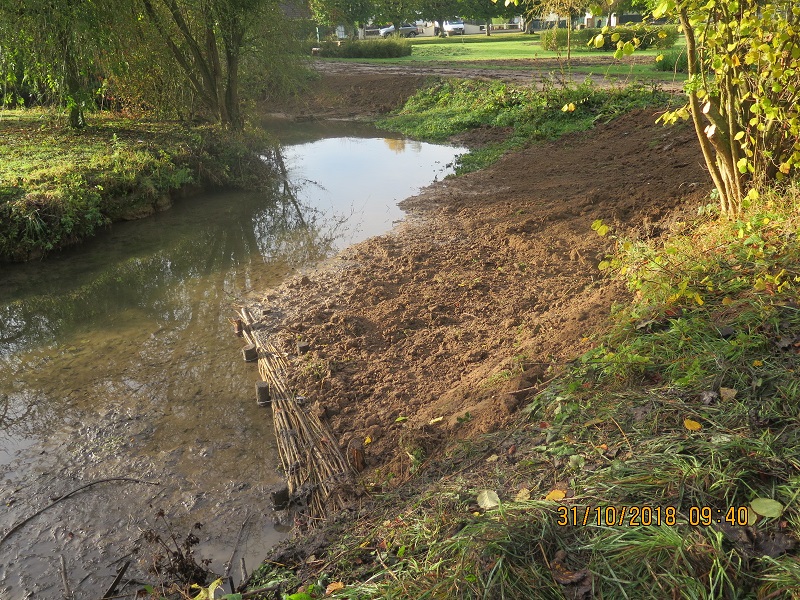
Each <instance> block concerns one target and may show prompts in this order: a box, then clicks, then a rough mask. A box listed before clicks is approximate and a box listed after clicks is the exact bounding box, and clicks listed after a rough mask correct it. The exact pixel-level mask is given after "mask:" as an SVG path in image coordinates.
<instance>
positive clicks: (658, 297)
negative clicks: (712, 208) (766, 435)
mask: <svg viewBox="0 0 800 600" xmlns="http://www.w3.org/2000/svg"><path fill="white" fill-rule="evenodd" d="M799 202H800V190H797V189H795V188H793V189H792V190H789V191H788V193H785V194H783V195H781V196H776V195H774V194H770V195H769V196H768V198H767V199H759V200H758V201H753V202H751V203H749V206H747V208H746V209H745V212H744V213H743V214H742V215H741V217H740V218H739V219H737V220H731V221H726V222H723V223H717V222H716V221H712V220H706V221H704V222H703V223H702V224H700V225H698V226H697V227H696V228H694V229H689V230H686V231H682V232H680V233H679V234H676V235H673V236H672V237H671V238H670V240H669V242H668V243H667V244H665V245H664V246H663V247H660V248H657V247H652V246H651V245H648V244H645V243H642V242H632V241H626V240H618V242H617V243H618V252H617V254H615V255H614V256H613V257H610V258H609V259H608V260H606V261H603V263H601V267H604V268H605V269H607V270H610V271H611V272H614V273H616V274H618V276H620V277H622V278H624V279H625V281H627V283H628V285H629V286H630V288H631V289H632V290H633V291H634V292H635V293H636V294H637V297H638V298H641V299H642V300H641V302H640V303H636V304H635V305H634V306H633V307H632V308H631V309H630V311H629V314H627V315H625V316H624V317H623V318H622V322H623V323H624V326H623V327H622V328H621V329H620V331H619V333H618V337H616V338H614V340H613V341H612V342H611V345H610V346H608V347H606V348H605V349H603V350H601V351H600V352H601V356H599V357H598V358H599V360H600V361H601V363H602V364H603V370H604V372H606V373H608V374H613V375H614V376H615V377H618V378H620V379H621V380H626V379H628V378H630V377H639V376H648V374H652V373H658V377H659V378H662V379H664V380H666V381H668V382H669V383H670V384H671V385H675V386H678V387H684V388H690V389H694V390H696V391H698V392H699V391H701V390H702V389H704V386H707V387H708V388H715V387H719V386H720V385H722V386H725V387H730V388H737V389H744V388H750V389H753V390H754V391H757V392H758V393H759V395H760V394H764V393H767V394H769V393H772V392H770V391H769V390H774V389H775V387H773V386H779V385H781V384H779V383H778V382H779V381H780V380H781V379H783V378H785V376H786V375H785V374H786V373H788V372H791V371H793V370H794V368H795V366H794V363H795V362H796V354H795V353H794V351H791V352H788V353H787V350H788V349H789V348H788V345H787V344H788V343H789V342H790V341H791V340H793V339H794V337H792V336H793V335H794V334H793V333H792V332H793V331H794V330H795V329H797V330H798V332H800V313H798V312H797V310H796V309H794V308H787V307H786V306H785V305H786V304H787V303H791V302H793V300H792V298H793V297H794V295H795V294H796V288H797V287H798V285H800V275H798V274H797V273H796V270H795V269H794V267H793V265H794V264H796V262H797V261H798V260H800V247H799V246H798V244H797V242H796V240H795V236H794V233H793V232H794V231H796V229H797V227H798V226H800V222H798V217H797V214H798V213H797V206H798V205H799V204H798V203H799ZM721 332H722V333H721ZM797 339H798V340H800V336H798V338H797ZM792 343H793V342H792ZM641 356H646V357H648V358H647V361H646V362H643V361H640V360H639V359H638V358H637V357H641ZM776 374H777V376H776ZM768 380H769V381H771V382H772V383H767V381H768ZM788 383H789V382H788V380H787V381H786V384H788ZM756 388H758V389H756ZM793 410H794V409H793Z"/></svg>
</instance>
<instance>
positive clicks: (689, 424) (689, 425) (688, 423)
mask: <svg viewBox="0 0 800 600" xmlns="http://www.w3.org/2000/svg"><path fill="white" fill-rule="evenodd" d="M683 426H684V427H686V429H688V430H689V431H700V430H701V429H702V428H703V426H702V425H701V424H700V423H698V422H697V421H692V420H691V419H684V420H683Z"/></svg>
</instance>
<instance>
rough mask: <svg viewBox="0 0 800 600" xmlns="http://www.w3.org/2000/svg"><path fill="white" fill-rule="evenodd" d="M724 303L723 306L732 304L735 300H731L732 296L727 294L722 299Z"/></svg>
mask: <svg viewBox="0 0 800 600" xmlns="http://www.w3.org/2000/svg"><path fill="white" fill-rule="evenodd" d="M722 304H723V306H730V305H731V304H733V300H731V299H730V298H728V297H727V296H725V297H724V298H723V299H722Z"/></svg>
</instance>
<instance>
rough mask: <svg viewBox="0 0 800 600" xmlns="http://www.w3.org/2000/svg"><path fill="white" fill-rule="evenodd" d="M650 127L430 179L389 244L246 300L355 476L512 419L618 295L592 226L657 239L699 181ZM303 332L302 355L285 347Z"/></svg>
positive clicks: (375, 478)
mask: <svg viewBox="0 0 800 600" xmlns="http://www.w3.org/2000/svg"><path fill="white" fill-rule="evenodd" d="M350 66H351V65H349V64H348V68H349V67H350ZM326 70H330V66H328V67H326ZM433 74H435V73H433ZM424 77H425V75H422V74H413V75H402V74H398V73H391V74H384V75H379V74H376V73H369V74H364V73H353V74H351V75H346V74H344V73H342V72H337V73H335V74H333V75H328V76H323V78H322V80H321V82H320V86H319V89H320V90H321V94H320V95H318V96H316V97H305V98H303V100H302V102H298V103H297V104H295V105H292V106H289V105H283V106H282V107H281V108H280V110H281V111H282V112H284V113H288V114H294V115H295V116H299V117H302V118H307V117H308V116H309V115H321V116H325V117H343V116H348V115H352V114H354V113H357V114H362V115H363V114H376V113H381V112H386V111H388V110H391V109H393V108H395V107H398V106H399V105H400V104H401V103H402V102H403V101H404V99H405V98H406V97H407V96H408V95H410V94H411V93H412V92H413V90H415V89H416V88H417V87H418V86H419V85H421V83H422V81H423V80H424ZM375 90H379V93H375ZM656 117H657V114H654V113H653V112H652V111H639V112H635V113H631V114H628V115H625V116H623V117H621V118H619V119H616V120H614V121H613V122H610V123H598V125H597V126H596V128H595V129H594V130H592V131H589V132H586V133H581V134H575V135H570V136H567V137H564V138H562V139H560V140H558V141H556V142H550V143H541V144H536V145H532V146H531V147H529V148H527V149H525V150H523V151H521V152H517V153H513V154H510V155H507V156H505V157H504V158H503V159H502V160H500V161H499V162H498V163H497V164H495V165H494V166H492V167H490V168H488V169H485V170H483V171H480V172H476V173H472V174H469V175H465V176H461V177H457V178H449V179H446V180H444V181H441V182H438V183H435V184H433V185H432V186H430V187H428V188H427V189H425V190H423V191H422V192H421V193H420V194H419V195H418V196H416V197H413V198H410V199H408V200H406V201H405V202H404V203H403V204H402V206H403V208H404V209H405V210H406V211H408V212H409V213H410V216H409V218H408V219H407V220H406V221H405V222H404V223H403V224H401V225H400V226H399V227H398V228H397V229H396V230H395V231H394V232H393V233H391V234H389V235H386V236H383V237H379V238H374V239H371V240H368V241H366V242H364V243H361V244H359V245H357V246H355V247H352V248H350V249H348V250H347V251H345V252H344V253H343V254H342V255H341V256H339V257H337V258H336V259H334V260H332V261H330V262H328V263H326V264H324V265H322V266H321V267H320V268H318V269H316V270H314V271H313V272H308V273H304V274H299V275H298V276H296V277H295V278H293V279H292V280H290V281H288V282H287V283H285V284H284V285H283V286H282V287H280V288H279V289H277V290H272V291H269V292H267V293H266V294H265V295H264V296H263V297H262V298H260V299H259V300H258V301H257V303H256V304H257V306H258V308H259V312H258V314H261V310H264V312H265V313H266V314H267V316H266V317H264V322H265V324H266V325H267V326H268V327H269V328H270V330H272V331H274V332H275V335H276V336H278V339H279V340H280V342H281V344H282V345H283V348H284V349H285V350H286V351H287V352H288V353H289V354H290V356H292V357H293V358H292V365H293V373H292V378H293V384H294V385H295V386H296V388H297V389H298V390H299V391H300V393H301V394H303V395H305V396H306V398H307V400H308V402H309V403H310V404H311V406H312V407H313V410H315V411H316V412H317V414H319V415H321V416H323V417H324V418H326V419H327V421H328V422H329V424H330V426H331V428H332V430H333V432H334V434H335V436H336V437H337V438H338V442H339V445H340V447H341V448H342V450H343V451H347V450H348V449H352V448H353V447H354V446H355V447H362V448H363V453H364V457H365V465H364V470H363V472H362V473H361V475H362V477H363V480H364V481H365V482H368V483H369V484H371V485H373V486H377V487H378V488H379V489H380V488H383V489H386V488H391V487H392V486H395V485H397V484H398V483H401V482H403V481H406V480H407V479H408V478H409V477H411V473H412V471H414V470H415V469H416V468H417V467H419V463H420V462H422V461H428V460H429V459H431V458H435V457H436V456H437V454H440V453H441V452H442V451H443V449H444V448H446V447H447V446H448V445H449V444H452V443H453V442H454V441H456V440H458V439H462V438H470V437H474V436H476V435H478V434H482V433H486V432H491V431H496V430H500V429H502V428H504V427H506V426H508V425H509V424H511V423H512V422H513V421H514V419H515V418H516V412H517V410H518V409H519V408H520V406H521V405H522V404H524V401H525V399H526V398H527V397H529V396H530V395H531V394H533V393H535V391H536V390H537V389H539V388H540V386H542V385H543V383H544V382H546V381H547V380H549V379H550V378H551V377H553V376H554V375H555V374H557V373H558V372H559V369H560V367H562V366H563V365H565V364H566V363H568V362H569V361H572V360H573V359H575V358H576V357H578V356H579V355H580V354H582V353H583V352H584V351H586V350H587V349H589V348H590V347H591V345H592V343H593V336H594V334H596V333H598V332H600V331H602V330H603V329H604V328H605V327H606V325H607V319H608V316H609V313H610V309H611V307H612V305H614V304H615V303H625V302H627V301H628V300H629V293H628V292H627V291H626V290H625V289H624V288H623V287H622V286H621V285H619V284H617V283H614V282H612V281H609V280H607V279H604V278H603V277H602V276H601V274H600V272H599V271H598V269H597V265H598V263H599V262H600V260H602V258H603V257H604V256H605V255H606V253H607V252H608V251H609V250H610V249H611V247H612V244H613V240H611V239H609V237H600V236H598V235H596V234H595V233H594V232H593V231H592V230H591V228H590V226H591V224H592V222H593V221H594V220H595V219H602V220H603V221H604V222H605V223H607V224H609V225H610V226H611V227H612V234H614V235H619V236H624V237H627V238H653V237H657V236H659V235H660V234H661V233H662V232H665V231H666V230H668V229H669V228H670V227H672V226H675V225H676V224H679V223H680V222H682V221H684V220H686V219H687V218H689V217H690V216H691V215H693V214H696V207H697V205H698V203H699V202H700V201H701V200H702V198H703V197H704V196H705V195H706V194H707V193H708V190H709V188H710V180H709V178H708V175H707V173H706V171H705V168H704V166H703V159H702V156H701V154H700V152H699V149H698V145H697V142H696V139H695V138H694V132H693V130H692V129H691V126H690V125H689V124H683V125H678V126H676V127H671V128H664V127H662V126H660V125H656V124H655V120H656ZM491 135H492V134H491V133H490V132H486V131H478V132H477V133H476V134H475V135H467V136H462V137H460V138H459V139H458V142H459V143H461V144H466V145H478V144H481V143H483V141H485V139H486V138H487V137H489V138H491ZM298 338H302V339H303V340H305V341H307V342H309V343H310V351H309V352H307V353H305V354H303V355H298V354H297V344H296V342H297V340H298ZM359 466H360V465H359Z"/></svg>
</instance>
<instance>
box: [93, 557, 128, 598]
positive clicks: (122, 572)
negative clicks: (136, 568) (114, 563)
mask: <svg viewBox="0 0 800 600" xmlns="http://www.w3.org/2000/svg"><path fill="white" fill-rule="evenodd" d="M130 564H131V561H130V560H128V561H125V564H123V565H122V567H120V569H119V571H117V576H116V577H115V578H114V581H112V582H111V585H110V586H109V587H108V589H107V590H106V593H105V594H103V597H102V598H100V600H108V599H109V598H112V597H113V596H114V593H115V592H116V591H117V586H119V584H120V582H121V581H122V578H123V577H124V576H125V571H127V570H128V567H129V566H130Z"/></svg>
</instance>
